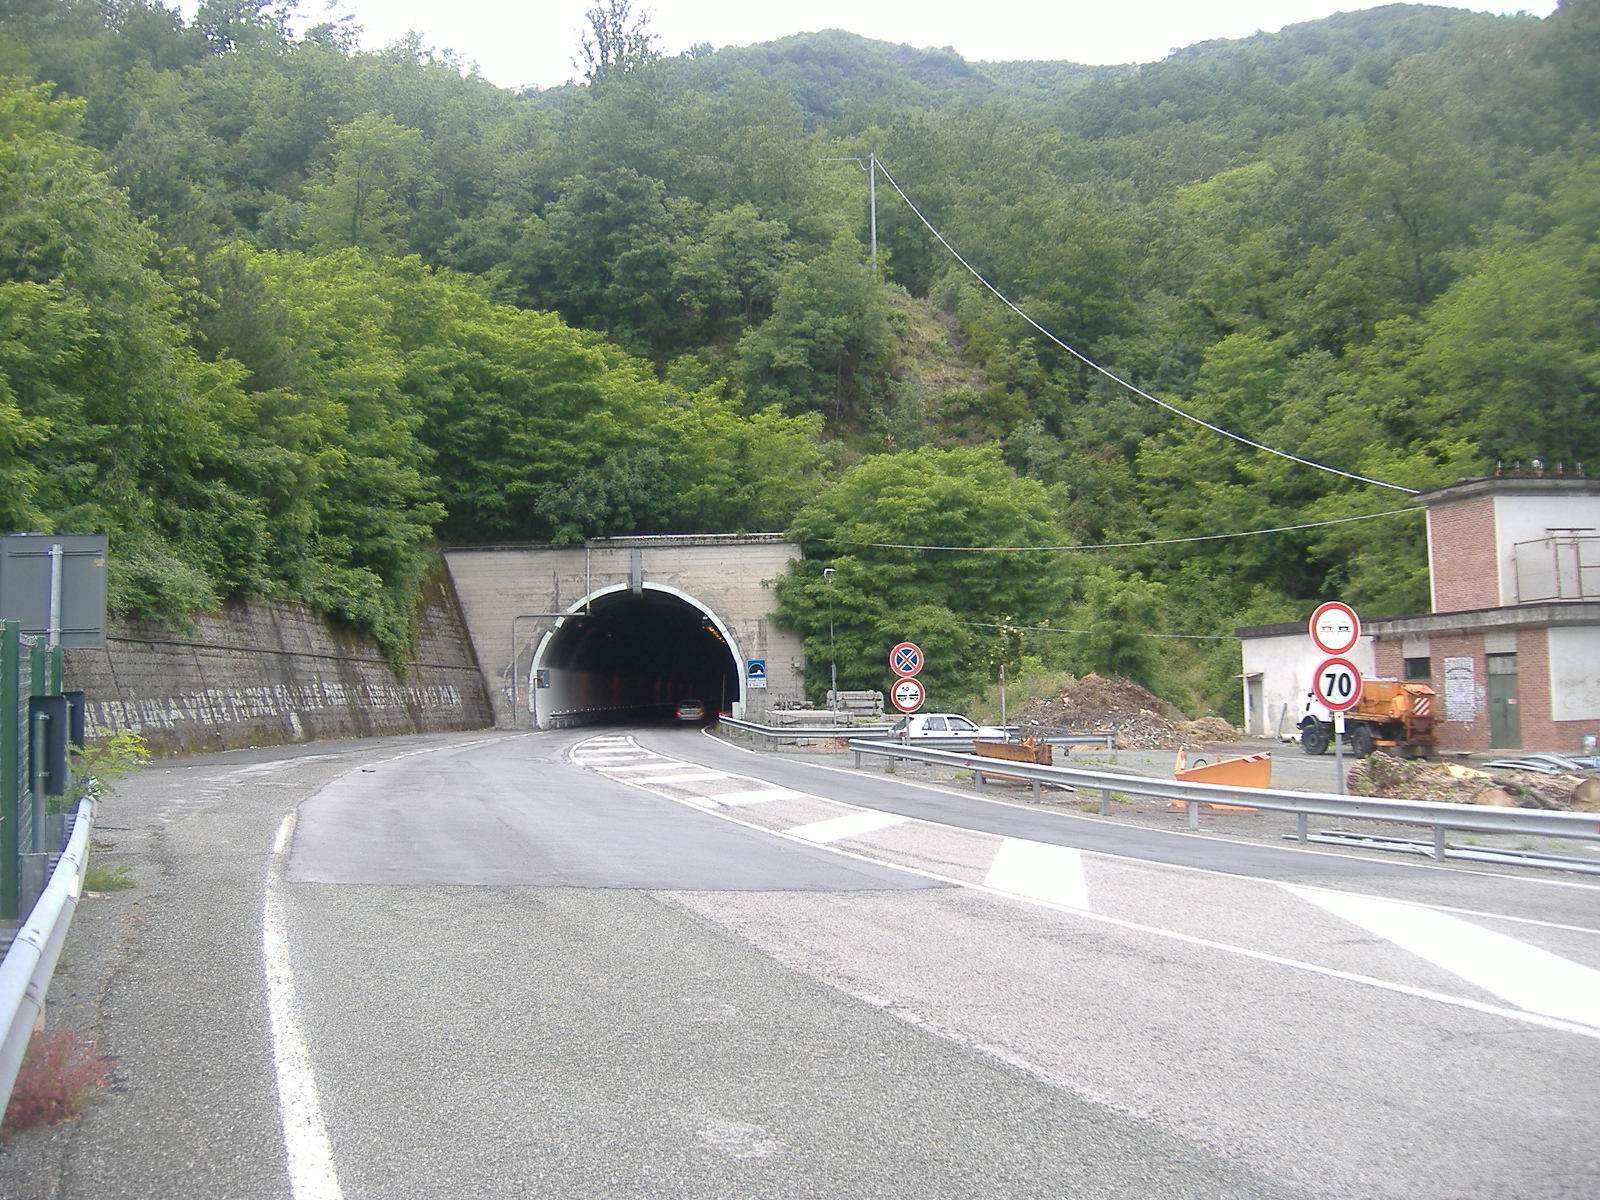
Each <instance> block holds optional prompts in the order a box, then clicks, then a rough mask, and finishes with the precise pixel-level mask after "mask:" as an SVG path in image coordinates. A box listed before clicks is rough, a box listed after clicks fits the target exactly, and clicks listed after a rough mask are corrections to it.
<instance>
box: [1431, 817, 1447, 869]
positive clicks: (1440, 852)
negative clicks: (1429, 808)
mask: <svg viewBox="0 0 1600 1200" xmlns="http://www.w3.org/2000/svg"><path fill="white" fill-rule="evenodd" d="M1444 833H1445V829H1444V826H1443V825H1435V826H1434V827H1433V856H1434V857H1435V858H1437V859H1439V860H1440V861H1441V862H1442V861H1443V860H1444V857H1445V846H1444Z"/></svg>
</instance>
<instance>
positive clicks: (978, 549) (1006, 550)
mask: <svg viewBox="0 0 1600 1200" xmlns="http://www.w3.org/2000/svg"><path fill="white" fill-rule="evenodd" d="M1417 511H1418V510H1417V509H1414V508H1391V509H1388V510H1387V511H1385V512H1376V513H1363V514H1361V515H1360V516H1357V517H1334V518H1333V519H1332V520H1328V521H1312V522H1310V523H1308V524H1305V525H1278V526H1276V527H1274V528H1272V529H1246V530H1244V531H1242V532H1240V533H1200V534H1196V535H1194V536H1193V537H1181V538H1154V539H1152V540H1150V541H1147V542H1090V543H1086V544H1084V545H1081V546H920V545H916V544H913V543H909V542H854V541H851V540H850V539H848V538H836V537H830V538H822V539H820V540H822V541H825V542H832V543H834V544H835V545H838V546H866V547H870V548H872V549H874V550H956V551H961V552H963V553H966V554H1031V553H1040V552H1047V551H1057V550H1063V551H1064V550H1138V549H1141V548H1143V547H1146V546H1182V545H1186V544H1188V543H1191V542H1221V541H1227V540H1228V539H1230V538H1241V537H1261V536H1263V535H1264V534H1269V533H1297V532H1299V531H1300V530H1303V529H1322V528H1325V527H1326V526H1329V525H1348V524H1349V523H1350V522H1352V521H1371V520H1374V519H1376V518H1378V517H1397V516H1400V515H1401V514H1402V513H1405V514H1411V515H1415V514H1416V512H1417Z"/></svg>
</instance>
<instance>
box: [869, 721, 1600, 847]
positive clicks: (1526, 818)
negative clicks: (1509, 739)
mask: <svg viewBox="0 0 1600 1200" xmlns="http://www.w3.org/2000/svg"><path fill="white" fill-rule="evenodd" d="M850 749H851V750H852V751H854V753H855V765H856V766H857V767H860V766H861V761H862V756H863V755H878V756H882V757H887V758H895V759H908V760H913V761H917V762H926V763H933V764H935V765H940V766H947V767H953V768H955V769H957V770H964V771H971V772H972V775H973V779H974V781H975V784H976V786H978V787H980V788H981V787H982V786H983V784H984V781H985V780H986V778H988V777H990V776H993V777H995V778H1001V777H1003V778H1005V779H1007V780H1016V779H1021V780H1024V781H1026V782H1028V783H1030V784H1032V786H1033V795H1034V798H1035V799H1038V798H1039V796H1040V794H1041V791H1042V789H1043V788H1045V787H1063V788H1070V789H1072V790H1074V791H1084V790H1094V789H1098V790H1099V791H1100V796H1101V799H1100V812H1101V814H1102V815H1109V814H1110V812H1111V803H1112V801H1111V796H1112V794H1113V793H1122V794H1125V795H1133V796H1148V797H1151V798H1153V799H1156V800H1166V801H1168V802H1169V803H1170V802H1174V801H1176V802H1178V803H1181V804H1183V805H1185V806H1186V808H1187V811H1188V819H1189V828H1191V829H1198V828H1199V827H1200V806H1201V805H1203V804H1223V805H1228V806H1230V807H1235V808H1259V809H1267V810H1268V811H1272V812H1286V813H1293V814H1294V815H1295V817H1296V819H1297V825H1298V837H1299V839H1300V841H1302V842H1305V841H1307V840H1309V838H1308V833H1307V828H1306V821H1307V818H1309V817H1338V818H1346V819H1349V820H1361V821H1388V822H1392V823H1394V824H1400V825H1416V826H1421V827H1424V828H1430V829H1432V830H1433V857H1434V858H1437V859H1443V858H1444V857H1445V856H1446V855H1445V851H1446V845H1445V834H1446V833H1447V832H1450V831H1454V832H1458V833H1489V834H1505V835H1508V836H1512V837H1550V838H1570V839H1572V840H1574V841H1585V842H1600V816H1596V814H1594V813H1576V812H1561V811H1554V810H1550V809H1536V808H1498V807H1494V806H1491V805H1476V804H1447V803H1445V802H1444V801H1440V800H1390V799H1385V798H1383V797H1379V796H1336V795H1332V794H1331V793H1326V792H1284V791H1276V790H1274V789H1271V788H1240V787H1227V786H1225V785H1222V784H1215V783H1182V782H1179V781H1178V780H1176V779H1161V778H1156V777H1151V776H1144V775H1124V774H1121V773H1118V772H1114V771H1100V770H1094V769H1092V768H1083V767H1055V766H1048V767H1047V766H1041V765H1036V764H1034V763H1021V762H1011V761H1009V760H1006V759H997V758H986V757H982V756H980V755H976V754H971V753H953V752H950V751H946V750H929V749H925V748H923V747H920V746H908V745H905V744H904V743H900V742H890V741H879V740H873V739H867V738H852V739H851V740H850Z"/></svg>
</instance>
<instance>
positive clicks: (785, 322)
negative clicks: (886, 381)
mask: <svg viewBox="0 0 1600 1200" xmlns="http://www.w3.org/2000/svg"><path fill="white" fill-rule="evenodd" d="M889 314H890V310H889V302H888V296H887V294H886V293H885V291H884V288H883V285H882V284H881V283H880V282H879V281H878V279H877V277H876V276H875V275H874V273H873V271H872V268H871V266H870V265H869V264H867V263H863V262H862V261H861V259H860V252H859V248H858V247H857V246H855V245H853V244H850V243H840V244H837V245H835V246H833V247H831V248H830V249H829V250H828V251H827V252H826V253H825V254H823V255H821V256H819V257H817V258H814V259H811V260H809V261H804V262H798V263H795V264H793V265H792V266H790V267H789V268H787V269H786V270H785V271H784V272H783V274H782V275H781V276H780V277H779V279H778V281H777V291H776V296H775V298H774V300H773V307H772V315H771V316H770V317H768V318H767V320H766V321H764V322H763V323H762V324H760V325H758V326H757V327H756V328H754V329H752V330H751V331H750V332H749V333H747V334H745V336H744V337H743V338H742V339H741V340H740V342H739V351H738V356H739V371H740V376H741V378H742V380H743V382H744V386H745V390H746V391H747V392H748V393H749V395H750V398H751V400H752V401H753V402H755V403H757V404H761V405H766V404H777V405H780V406H781V407H783V408H784V409H785V410H787V411H790V412H821V413H825V414H827V415H829V416H830V417H831V418H832V419H834V420H835V421H841V420H844V419H849V420H851V421H859V420H861V419H862V418H863V417H865V416H868V415H870V413H871V411H872V410H873V409H875V407H876V406H877V404H878V402H879V399H880V388H879V380H880V378H881V375H880V373H881V370H882V368H883V366H884V365H885V364H886V363H887V361H888V359H889V355H890V351H891V349H892V334H891V330H890V325H889Z"/></svg>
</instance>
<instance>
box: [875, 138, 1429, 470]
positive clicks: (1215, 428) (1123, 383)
mask: <svg viewBox="0 0 1600 1200" xmlns="http://www.w3.org/2000/svg"><path fill="white" fill-rule="evenodd" d="M872 162H873V164H874V165H875V166H877V168H878V170H880V171H882V172H883V177H884V178H885V179H887V180H888V181H889V186H890V187H892V188H894V190H895V192H896V193H898V194H899V196H900V199H902V200H904V201H905V202H906V207H907V208H909V209H910V210H911V211H912V212H913V213H914V214H916V218H917V220H919V221H921V222H922V224H923V226H924V227H925V228H926V229H927V231H928V232H929V233H931V234H933V236H934V237H935V238H937V239H938V241H939V244H940V245H941V246H943V247H944V248H945V249H946V250H948V251H949V252H950V254H951V256H952V257H953V258H954V259H955V260H956V261H957V262H958V263H960V264H961V265H962V266H963V267H965V268H966V269H967V272H968V274H970V275H971V276H972V277H973V278H974V279H976V280H977V281H978V282H979V283H981V284H982V285H983V286H984V287H985V288H987V289H988V290H989V292H990V293H991V294H992V295H993V296H994V297H995V299H997V300H999V301H1000V303H1001V304H1004V305H1005V306H1006V307H1007V308H1009V309H1010V310H1011V311H1012V312H1014V313H1016V315H1017V316H1019V317H1021V318H1022V319H1023V320H1024V321H1026V322H1027V323H1028V324H1029V325H1031V326H1032V327H1033V328H1034V329H1036V330H1038V331H1039V333H1040V334H1042V335H1043V336H1044V337H1046V338H1048V339H1049V340H1050V341H1052V342H1054V343H1055V344H1056V345H1057V346H1060V347H1061V349H1063V350H1065V351H1066V352H1067V353H1068V354H1070V355H1072V357H1073V358H1075V359H1077V360H1078V361H1079V362H1081V363H1082V364H1083V365H1084V366H1086V367H1088V368H1090V369H1091V370H1093V371H1097V372H1099V373H1100V374H1101V375H1104V376H1105V377H1106V378H1107V379H1109V380H1110V381H1111V382H1112V383H1114V384H1116V385H1117V386H1119V387H1123V388H1126V389H1127V390H1128V391H1130V392H1132V393H1133V394H1134V395H1136V396H1141V397H1143V398H1144V399H1146V400H1148V401H1150V403H1151V404H1154V405H1156V406H1158V407H1160V408H1164V409H1166V410H1167V411H1168V412H1169V413H1172V414H1173V415H1174V416H1177V417H1182V418H1183V419H1184V420H1185V421H1193V422H1194V423H1195V424H1196V425H1199V426H1201V427H1202V428H1204V429H1209V430H1211V432H1212V433H1217V434H1221V435H1222V436H1223V437H1225V438H1231V439H1232V440H1233V441H1236V442H1238V443H1240V444H1241V445H1245V446H1249V447H1250V448H1251V449H1253V450H1260V451H1262V452H1263V453H1266V454H1272V455H1276V456H1277V457H1279V458H1285V459H1288V460H1289V461H1290V462H1294V463H1299V464H1300V465H1301V466H1303V467H1310V468H1312V469H1313V470H1317V471H1326V472H1327V473H1328V474H1330V475H1338V476H1341V477H1343V478H1345V479H1352V480H1354V481H1356V482H1357V483H1370V484H1372V485H1374V486H1375V487H1381V488H1389V489H1390V490H1391V491H1396V492H1405V493H1406V494H1407V495H1411V496H1414V495H1416V494H1417V489H1416V488H1408V487H1403V486H1401V485H1400V484H1398V483H1385V482H1384V481H1383V480H1381V479H1371V478H1369V477H1367V476H1366V475H1357V474H1355V473H1354V472H1351V471H1342V470H1340V469H1339V468H1338V467H1330V466H1328V465H1327V464H1326V463H1319V462H1315V461H1313V460H1311V459H1309V458H1301V457H1300V456H1299V455H1296V454H1290V453H1289V452H1288V451H1286V450H1277V449H1274V448H1273V447H1271V446H1267V445H1263V444H1262V443H1261V442H1256V441H1252V440H1251V439H1249V438H1247V437H1245V436H1244V435H1243V434H1239V433H1233V432H1232V431H1230V430H1227V429H1224V428H1222V426H1220V425H1213V424H1212V423H1211V422H1210V421H1207V420H1204V419H1202V418H1200V417H1197V416H1195V415H1194V414H1193V413H1190V412H1185V411H1184V410H1183V409H1181V408H1179V407H1177V406H1176V405H1174V404H1169V403H1167V401H1165V400H1163V399H1161V398H1160V397H1159V396H1152V395H1151V394H1150V393H1149V392H1147V391H1145V390H1144V389H1143V388H1141V387H1138V386H1137V385H1135V384H1132V383H1130V382H1128V381H1127V380H1126V379H1123V378H1122V377H1121V376H1120V375H1117V374H1115V373H1113V372H1111V371H1108V370H1107V369H1106V368H1105V367H1102V366H1101V365H1100V364H1099V363H1097V362H1095V361H1094V359H1092V358H1090V357H1088V356H1087V355H1086V354H1083V353H1081V352H1080V351H1078V350H1076V349H1074V348H1073V347H1071V346H1069V345H1067V343H1066V342H1064V341H1062V340H1061V339H1060V338H1058V337H1057V336H1056V335H1055V334H1053V333H1051V332H1050V331H1049V330H1048V329H1046V328H1045V327H1044V326H1043V325H1041V324H1039V322H1037V321H1035V320H1034V319H1033V318H1032V317H1030V316H1029V315H1028V314H1027V313H1025V312H1023V311H1022V309H1020V308H1018V307H1017V306H1016V305H1015V304H1013V303H1012V302H1011V300H1010V299H1009V298H1008V297H1007V296H1006V295H1005V294H1004V293H1003V292H1001V291H1000V289H999V288H997V287H995V286H994V284H992V283H990V282H989V281H988V280H987V279H985V278H984V277H983V276H982V275H980V274H979V273H978V270H977V268H975V267H974V266H973V265H972V264H971V263H969V262H968V261H967V260H966V259H964V258H962V257H961V254H960V252H959V251H957V250H956V248H955V247H954V246H952V245H951V244H950V243H949V242H947V241H945V240H944V235H943V234H942V233H940V232H939V231H938V230H937V229H935V228H934V227H933V223H932V222H930V221H929V220H928V218H927V217H925V216H923V215H922V210H921V209H919V208H918V207H917V206H916V205H915V204H914V203H912V200H911V197H910V196H908V195H906V194H905V192H904V191H903V190H902V189H901V187H900V185H899V184H898V183H896V182H895V179H894V176H893V175H891V174H889V171H888V168H886V167H885V166H884V165H883V162H882V160H880V159H879V158H878V157H877V156H876V155H874V156H873V158H872Z"/></svg>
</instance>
